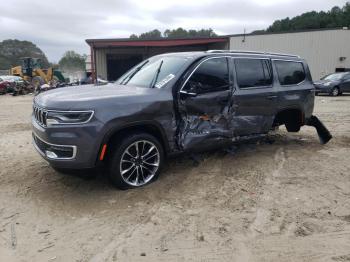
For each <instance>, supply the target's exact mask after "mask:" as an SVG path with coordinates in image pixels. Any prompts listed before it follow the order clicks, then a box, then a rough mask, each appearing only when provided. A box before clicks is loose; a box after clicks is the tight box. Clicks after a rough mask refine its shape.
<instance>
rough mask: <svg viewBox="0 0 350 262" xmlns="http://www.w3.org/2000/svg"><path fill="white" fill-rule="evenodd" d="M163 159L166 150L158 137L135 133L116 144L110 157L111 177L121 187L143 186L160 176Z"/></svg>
mask: <svg viewBox="0 0 350 262" xmlns="http://www.w3.org/2000/svg"><path fill="white" fill-rule="evenodd" d="M163 161H164V150H163V147H162V145H161V144H160V142H159V141H158V139H157V138H155V137H154V136H152V135H150V134H147V133H134V134H131V135H129V136H126V137H124V138H122V139H121V142H120V143H119V144H117V145H114V149H113V152H112V155H111V157H110V158H109V177H110V179H111V180H112V182H113V184H114V185H115V186H116V187H118V188H120V189H129V188H137V187H142V186H145V185H147V184H150V183H151V182H153V181H154V180H155V179H156V178H157V177H158V176H159V173H160V170H161V167H162V165H163Z"/></svg>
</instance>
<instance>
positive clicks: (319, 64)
mask: <svg viewBox="0 0 350 262" xmlns="http://www.w3.org/2000/svg"><path fill="white" fill-rule="evenodd" d="M230 49H235V50H252V51H269V52H276V53H286V54H295V55H299V56H300V57H302V58H304V59H306V61H307V62H308V64H309V67H310V70H311V74H312V77H313V79H314V80H317V79H320V78H321V77H323V76H325V75H328V74H330V73H334V72H336V71H349V70H350V30H348V29H347V28H344V29H333V30H313V31H303V32H293V33H276V34H256V35H254V34H248V35H232V36H230Z"/></svg>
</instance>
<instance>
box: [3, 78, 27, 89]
mask: <svg viewBox="0 0 350 262" xmlns="http://www.w3.org/2000/svg"><path fill="white" fill-rule="evenodd" d="M1 78H2V79H3V80H4V81H6V82H7V83H8V87H7V92H8V93H12V92H14V91H15V90H16V86H23V85H25V81H24V80H23V78H22V77H20V76H10V75H6V76H1Z"/></svg>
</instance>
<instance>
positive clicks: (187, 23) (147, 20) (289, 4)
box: [0, 0, 346, 62]
mask: <svg viewBox="0 0 350 262" xmlns="http://www.w3.org/2000/svg"><path fill="white" fill-rule="evenodd" d="M345 2H346V0H143V1H142V0H141V1H140V0H138V1H137V0H123V1H121V0H98V1H91V0H90V1H88V0H59V1H50V0H49V1H39V0H31V1H28V0H11V1H2V2H1V4H0V41H2V40H4V39H19V40H28V41H32V42H33V43H35V44H36V45H37V46H38V47H39V48H41V49H42V50H43V51H44V52H45V54H46V55H47V56H48V59H49V61H50V62H58V61H59V59H60V58H61V57H62V55H63V54H64V52H65V51H67V50H74V51H76V52H79V53H81V54H83V53H86V54H87V53H89V47H88V45H87V44H86V43H85V39H88V38H121V37H129V36H130V35H131V34H133V33H136V34H140V33H143V32H147V31H150V30H153V29H156V28H157V29H159V30H160V31H162V32H163V31H164V30H165V29H175V28H178V27H183V28H185V29H202V28H212V29H213V30H214V31H215V32H216V33H217V34H222V35H225V34H236V33H237V34H240V33H243V32H244V29H246V30H247V32H251V31H253V30H259V29H266V28H267V27H268V26H269V25H270V24H272V23H273V21H275V20H276V19H283V18H285V17H293V16H296V15H299V14H301V13H303V12H307V11H312V10H316V11H321V10H325V11H326V10H329V9H331V8H332V7H333V6H335V5H338V6H343V5H344V4H345Z"/></svg>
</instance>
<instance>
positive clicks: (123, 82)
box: [120, 60, 148, 85]
mask: <svg viewBox="0 0 350 262" xmlns="http://www.w3.org/2000/svg"><path fill="white" fill-rule="evenodd" d="M147 63H148V60H147V61H146V62H144V63H143V64H142V65H140V66H139V67H138V68H136V69H135V71H134V72H133V73H132V74H130V75H128V76H126V77H124V78H123V80H122V81H121V82H120V84H121V85H126V84H127V83H128V82H129V81H130V80H131V78H133V77H134V75H136V73H137V72H138V71H140V70H141V68H142V67H143V66H144V65H145V64H147Z"/></svg>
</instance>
